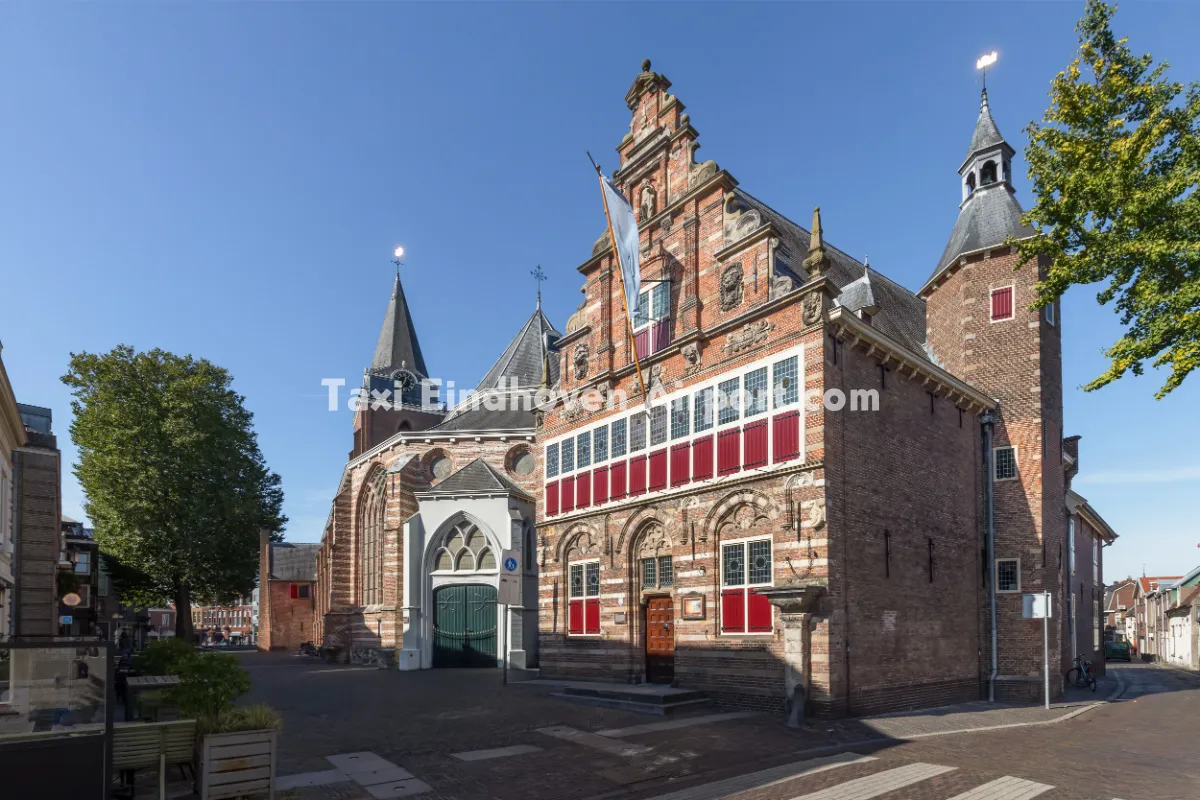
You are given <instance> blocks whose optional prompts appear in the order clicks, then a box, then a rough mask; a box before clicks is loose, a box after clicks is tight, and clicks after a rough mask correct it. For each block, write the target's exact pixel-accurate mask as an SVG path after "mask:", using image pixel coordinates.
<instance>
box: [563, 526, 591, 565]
mask: <svg viewBox="0 0 1200 800" xmlns="http://www.w3.org/2000/svg"><path fill="white" fill-rule="evenodd" d="M565 555H566V557H567V559H568V560H570V559H574V558H580V557H584V556H598V555H600V543H599V542H597V541H596V537H595V536H593V535H592V532H591V531H590V530H587V529H584V530H583V531H581V532H580V533H579V534H578V535H576V536H575V538H574V539H572V540H571V543H570V546H569V547H568V548H567V552H566V553H565Z"/></svg>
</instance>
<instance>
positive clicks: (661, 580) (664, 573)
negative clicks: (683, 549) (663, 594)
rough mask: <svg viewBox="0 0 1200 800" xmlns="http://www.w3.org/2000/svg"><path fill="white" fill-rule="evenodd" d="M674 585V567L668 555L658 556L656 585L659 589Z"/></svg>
mask: <svg viewBox="0 0 1200 800" xmlns="http://www.w3.org/2000/svg"><path fill="white" fill-rule="evenodd" d="M674 585H675V569H674V567H672V566H671V557H670V556H659V557H658V586H659V588H660V589H663V588H666V587H668V586H674Z"/></svg>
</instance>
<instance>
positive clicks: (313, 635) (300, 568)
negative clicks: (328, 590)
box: [217, 533, 319, 650]
mask: <svg viewBox="0 0 1200 800" xmlns="http://www.w3.org/2000/svg"><path fill="white" fill-rule="evenodd" d="M318 550H319V545H316V544H293V543H291V542H272V541H271V539H270V534H267V533H263V534H262V542H261V545H260V550H259V568H258V598H259V599H258V619H257V639H256V641H255V642H254V643H255V645H256V646H257V647H258V649H259V650H296V649H297V648H299V647H300V645H301V644H303V643H304V642H314V641H317V640H318V633H317V614H316V591H315V585H316V580H317V552H318ZM225 614H226V616H225V618H224V621H225V623H226V626H227V627H228V633H227V634H226V635H228V636H230V637H232V635H233V633H234V632H235V631H236V632H237V634H238V637H237V638H238V640H239V641H241V642H245V641H248V639H249V637H251V636H254V635H255V630H256V628H255V623H256V620H255V619H254V605H253V602H252V601H251V599H250V598H245V599H243V601H242V603H241V604H240V605H238V606H237V608H236V609H228V610H226V611H225ZM231 614H232V615H233V616H230V615H231ZM232 619H236V624H234V623H233V622H231V620H232ZM220 621H221V620H217V622H218V624H219V623H220ZM222 630H223V631H224V628H222Z"/></svg>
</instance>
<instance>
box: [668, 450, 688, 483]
mask: <svg viewBox="0 0 1200 800" xmlns="http://www.w3.org/2000/svg"><path fill="white" fill-rule="evenodd" d="M691 479H692V446H691V444H689V443H688V442H684V443H683V444H677V445H675V446H674V447H672V448H671V485H672V486H683V485H684V484H685V483H687V482H688V481H690V480H691Z"/></svg>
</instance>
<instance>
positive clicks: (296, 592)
mask: <svg viewBox="0 0 1200 800" xmlns="http://www.w3.org/2000/svg"><path fill="white" fill-rule="evenodd" d="M288 590H289V592H290V593H291V598H292V599H293V600H295V599H297V598H298V597H300V587H299V586H297V585H296V584H294V583H293V584H290V585H289V586H288Z"/></svg>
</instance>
